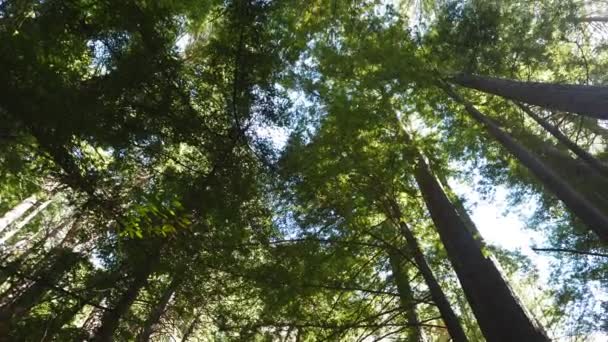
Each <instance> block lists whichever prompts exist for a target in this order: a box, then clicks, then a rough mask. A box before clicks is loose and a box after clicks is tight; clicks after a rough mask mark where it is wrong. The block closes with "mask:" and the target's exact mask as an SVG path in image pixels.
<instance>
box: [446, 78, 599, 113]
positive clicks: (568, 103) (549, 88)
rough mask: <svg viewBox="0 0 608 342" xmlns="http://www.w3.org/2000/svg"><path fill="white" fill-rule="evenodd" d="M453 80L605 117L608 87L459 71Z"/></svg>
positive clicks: (533, 102)
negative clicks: (530, 80)
mask: <svg viewBox="0 0 608 342" xmlns="http://www.w3.org/2000/svg"><path fill="white" fill-rule="evenodd" d="M451 81H452V82H453V83H455V84H458V85H461V86H463V87H467V88H473V89H477V90H479V91H482V92H484V93H490V94H494V95H498V96H502V97H504V98H507V99H511V100H514V101H520V102H525V103H528V104H531V105H536V106H540V107H544V108H548V109H554V110H560V111H564V112H571V113H577V114H580V115H585V116H591V117H594V118H599V119H608V87H597V86H587V85H573V84H555V83H540V82H520V81H513V80H506V79H500V78H491V77H482V76H475V75H466V74H460V75H458V76H455V77H453V78H452V79H451Z"/></svg>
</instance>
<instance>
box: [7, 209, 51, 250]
mask: <svg viewBox="0 0 608 342" xmlns="http://www.w3.org/2000/svg"><path fill="white" fill-rule="evenodd" d="M52 202H53V200H52V199H50V200H48V201H45V202H43V203H42V204H40V205H39V206H37V207H36V208H35V209H34V210H33V211H32V212H31V213H30V214H29V215H27V216H26V217H25V218H24V219H23V220H21V221H19V222H18V223H16V224H14V225H11V226H10V227H9V228H8V229H5V230H4V231H3V232H2V233H1V234H0V245H4V244H6V242H7V241H8V240H9V239H10V238H12V237H13V236H14V235H15V234H17V233H18V232H19V231H20V230H21V228H23V227H25V226H26V225H27V224H28V223H30V221H31V220H32V219H34V218H35V217H36V216H38V214H40V213H41V212H42V211H43V210H44V209H46V207H48V206H49V205H50V204H51V203H52Z"/></svg>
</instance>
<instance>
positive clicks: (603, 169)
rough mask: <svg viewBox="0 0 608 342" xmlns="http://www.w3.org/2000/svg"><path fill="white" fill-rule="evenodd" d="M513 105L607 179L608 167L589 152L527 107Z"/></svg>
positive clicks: (517, 103)
mask: <svg viewBox="0 0 608 342" xmlns="http://www.w3.org/2000/svg"><path fill="white" fill-rule="evenodd" d="M515 104H516V105H517V106H518V107H519V108H521V110H523V111H524V112H525V113H526V114H528V116H530V117H531V118H532V119H534V121H536V122H537V123H538V124H539V125H541V126H542V127H543V128H544V129H545V130H547V132H549V133H551V135H552V136H553V137H554V138H555V139H557V140H558V141H559V142H561V143H562V144H564V145H565V146H566V147H568V149H569V150H570V151H572V152H573V153H574V154H575V155H576V156H577V157H579V158H580V159H581V160H583V161H585V162H586V163H587V164H589V166H591V167H592V168H594V169H595V170H596V171H597V172H598V173H599V174H601V175H602V176H604V177H608V165H606V164H604V163H602V162H600V161H599V160H597V159H596V158H595V157H594V156H592V155H591V154H590V153H589V152H587V151H585V150H583V149H582V148H581V147H580V146H578V145H577V144H576V143H574V141H572V140H570V139H569V138H568V137H567V136H566V135H564V134H563V133H562V132H560V131H559V129H558V128H557V127H555V126H553V125H552V124H550V123H549V122H547V121H546V120H544V119H543V118H541V117H540V116H538V115H536V113H534V111H532V110H531V109H530V108H528V107H527V106H524V105H522V104H521V103H519V102H515Z"/></svg>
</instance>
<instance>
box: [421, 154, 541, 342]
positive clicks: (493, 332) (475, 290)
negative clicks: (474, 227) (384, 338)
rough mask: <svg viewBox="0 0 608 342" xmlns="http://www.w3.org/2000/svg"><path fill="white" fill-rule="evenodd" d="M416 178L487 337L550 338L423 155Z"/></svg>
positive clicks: (507, 339)
mask: <svg viewBox="0 0 608 342" xmlns="http://www.w3.org/2000/svg"><path fill="white" fill-rule="evenodd" d="M415 178H416V182H417V183H418V186H419V188H420V191H421V192H422V196H423V198H424V201H425V202H426V205H427V208H428V210H429V212H430V214H431V218H432V219H433V222H434V223H435V227H436V228H437V231H438V233H439V236H440V238H441V241H442V243H443V245H444V246H445V249H446V251H447V254H448V258H449V259H450V262H451V263H452V266H453V267H454V270H455V271H456V275H457V276H458V279H459V280H460V283H461V285H462V288H463V290H464V293H465V295H466V297H467V300H468V302H469V304H470V305H471V308H472V309H473V312H474V313H475V317H476V318H477V321H478V323H479V326H480V328H481V330H482V332H483V334H484V336H485V338H486V339H487V340H488V341H492V342H499V341H505V342H507V341H530V342H533V341H549V338H548V337H547V336H546V335H545V332H544V331H543V329H542V328H541V327H539V326H538V324H537V323H536V322H534V321H533V320H531V319H530V317H528V313H527V312H526V310H525V308H524V307H523V306H522V304H521V303H520V302H519V300H518V299H517V297H516V296H515V294H514V293H513V292H512V291H511V289H510V287H509V285H508V284H507V283H506V281H505V280H504V278H503V277H502V274H501V273H500V271H498V269H497V268H496V266H495V265H494V263H493V262H492V260H491V259H489V258H487V257H486V256H485V255H484V254H483V252H482V250H481V249H480V248H479V246H478V242H477V241H476V240H475V238H474V237H473V235H472V234H471V232H470V230H469V229H468V228H467V226H466V225H465V224H464V222H463V221H462V219H461V218H460V217H459V215H458V213H457V211H456V210H455V208H454V206H453V205H452V203H451V202H450V200H449V199H448V197H447V195H446V194H445V193H444V192H443V190H442V189H441V187H440V185H439V182H438V181H437V179H436V178H435V177H434V176H433V174H432V173H431V171H430V170H429V169H428V166H427V165H426V163H425V161H424V159H423V158H422V156H420V155H419V156H418V158H417V164H416V169H415Z"/></svg>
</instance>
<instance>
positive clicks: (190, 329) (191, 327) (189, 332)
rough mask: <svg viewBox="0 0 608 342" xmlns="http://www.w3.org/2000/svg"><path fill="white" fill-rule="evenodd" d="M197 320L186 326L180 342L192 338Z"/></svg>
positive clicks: (185, 341)
mask: <svg viewBox="0 0 608 342" xmlns="http://www.w3.org/2000/svg"><path fill="white" fill-rule="evenodd" d="M198 320H199V318H198V317H195V318H194V319H193V320H192V322H190V324H189V325H188V329H186V331H185V332H184V336H182V342H187V341H188V339H189V338H190V336H192V334H193V333H194V329H196V326H197V325H198ZM298 336H300V330H298Z"/></svg>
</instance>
